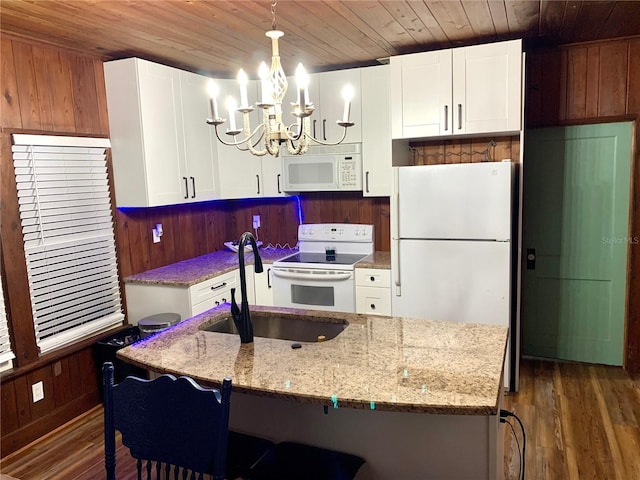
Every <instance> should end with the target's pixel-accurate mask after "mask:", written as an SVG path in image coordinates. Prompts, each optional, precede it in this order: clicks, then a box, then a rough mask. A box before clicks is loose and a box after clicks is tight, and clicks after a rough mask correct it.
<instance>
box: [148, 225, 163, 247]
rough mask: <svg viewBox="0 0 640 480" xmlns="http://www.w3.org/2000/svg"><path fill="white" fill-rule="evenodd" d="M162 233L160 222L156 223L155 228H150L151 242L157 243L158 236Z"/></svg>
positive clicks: (158, 240)
mask: <svg viewBox="0 0 640 480" xmlns="http://www.w3.org/2000/svg"><path fill="white" fill-rule="evenodd" d="M163 233H164V232H163V231H162V224H161V223H156V228H154V229H152V230H151V234H152V235H153V243H159V242H160V237H162V234H163Z"/></svg>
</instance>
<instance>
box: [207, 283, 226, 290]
mask: <svg viewBox="0 0 640 480" xmlns="http://www.w3.org/2000/svg"><path fill="white" fill-rule="evenodd" d="M226 286H227V282H222V283H221V284H220V285H216V286H214V287H211V290H218V289H220V288H222V287H226Z"/></svg>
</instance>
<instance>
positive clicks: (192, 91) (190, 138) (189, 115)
mask: <svg viewBox="0 0 640 480" xmlns="http://www.w3.org/2000/svg"><path fill="white" fill-rule="evenodd" d="M208 82H209V79H208V78H207V77H203V76H202V75H197V74H195V73H191V72H180V92H181V98H182V127H183V133H184V149H185V163H186V173H188V176H186V175H185V176H184V177H183V181H184V178H185V177H186V178H187V180H186V191H187V192H188V196H189V200H190V201H195V202H200V201H203V200H212V199H214V198H216V193H217V192H216V188H215V178H216V176H215V159H216V142H217V140H216V138H215V134H214V132H213V131H212V130H211V127H210V126H209V125H208V124H207V122H206V120H207V118H208V117H210V114H209V110H208V108H209V103H208V93H207V86H208Z"/></svg>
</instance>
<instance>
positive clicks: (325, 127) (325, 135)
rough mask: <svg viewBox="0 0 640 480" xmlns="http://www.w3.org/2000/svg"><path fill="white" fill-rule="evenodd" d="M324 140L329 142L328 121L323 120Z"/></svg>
mask: <svg viewBox="0 0 640 480" xmlns="http://www.w3.org/2000/svg"><path fill="white" fill-rule="evenodd" d="M322 138H323V139H324V141H325V142H326V141H327V119H326V118H323V119H322Z"/></svg>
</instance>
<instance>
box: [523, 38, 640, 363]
mask: <svg viewBox="0 0 640 480" xmlns="http://www.w3.org/2000/svg"><path fill="white" fill-rule="evenodd" d="M527 67H528V68H527V91H526V99H527V100H526V111H525V114H526V122H527V128H532V127H547V126H558V125H568V124H575V123H599V122H608V121H621V120H635V121H636V128H635V133H636V136H635V146H634V150H633V151H634V155H635V157H634V162H633V163H634V164H635V166H634V170H633V173H632V184H633V185H632V189H633V193H632V205H631V214H630V223H631V228H630V232H631V238H632V239H640V153H639V149H638V145H640V128H639V127H640V126H639V125H638V123H637V122H638V120H639V119H640V38H638V37H635V38H630V39H623V40H616V41H608V42H598V43H589V44H582V45H571V46H567V47H563V48H557V49H553V50H540V51H534V52H531V53H530V54H529V55H528V61H527ZM525 168H526V143H525ZM525 188H526V185H525ZM629 249H630V264H629V288H628V294H627V298H628V312H627V349H626V367H627V369H628V370H629V371H630V372H635V373H639V372H640V245H639V244H638V242H637V241H635V242H630V245H629Z"/></svg>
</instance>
